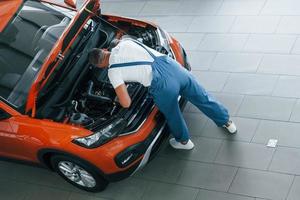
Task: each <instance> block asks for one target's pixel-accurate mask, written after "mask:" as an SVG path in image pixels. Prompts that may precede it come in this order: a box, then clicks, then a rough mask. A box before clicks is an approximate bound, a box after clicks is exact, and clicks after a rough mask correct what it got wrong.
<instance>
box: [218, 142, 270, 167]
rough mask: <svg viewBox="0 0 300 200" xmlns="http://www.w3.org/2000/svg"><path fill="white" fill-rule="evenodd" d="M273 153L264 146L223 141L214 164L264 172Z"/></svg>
mask: <svg viewBox="0 0 300 200" xmlns="http://www.w3.org/2000/svg"><path fill="white" fill-rule="evenodd" d="M273 153H274V149H273V148H268V147H266V146H265V145H260V144H250V143H245V142H230V141H224V142H223V144H222V147H221V149H220V151H219V153H218V156H217V158H216V160H215V162H216V163H220V164H226V165H231V166H237V167H246V168H252V169H262V170H266V169H267V168H268V165H269V163H270V162H271V159H272V155H273Z"/></svg>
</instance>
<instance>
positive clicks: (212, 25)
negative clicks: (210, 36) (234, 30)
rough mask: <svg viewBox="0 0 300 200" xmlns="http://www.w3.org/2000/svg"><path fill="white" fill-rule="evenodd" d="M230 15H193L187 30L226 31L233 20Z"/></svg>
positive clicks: (202, 31) (203, 31) (204, 31)
mask: <svg viewBox="0 0 300 200" xmlns="http://www.w3.org/2000/svg"><path fill="white" fill-rule="evenodd" d="M234 19H235V18H234V17H232V16H228V17H226V16H222V17H221V16H201V17H195V18H194V19H193V21H192V23H191V24H190V27H189V29H188V30H187V31H188V32H201V33H227V32H228V31H229V29H230V27H231V26H232V24H233V22H234Z"/></svg>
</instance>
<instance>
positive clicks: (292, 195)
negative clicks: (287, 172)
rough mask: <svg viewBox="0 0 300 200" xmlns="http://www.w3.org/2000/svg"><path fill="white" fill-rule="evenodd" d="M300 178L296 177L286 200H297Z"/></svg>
mask: <svg viewBox="0 0 300 200" xmlns="http://www.w3.org/2000/svg"><path fill="white" fill-rule="evenodd" d="M299 188H300V176H296V177H295V180H294V183H293V185H292V188H291V191H290V193H289V196H288V198H287V200H298V199H299V197H300V190H299Z"/></svg>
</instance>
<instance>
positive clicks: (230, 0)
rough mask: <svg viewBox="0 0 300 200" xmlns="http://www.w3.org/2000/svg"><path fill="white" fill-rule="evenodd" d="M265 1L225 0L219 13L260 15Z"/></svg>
mask: <svg viewBox="0 0 300 200" xmlns="http://www.w3.org/2000/svg"><path fill="white" fill-rule="evenodd" d="M264 3H265V1H264V0H252V1H239V0H225V1H224V2H223V4H222V7H221V8H220V10H219V11H218V15H258V14H259V12H260V10H261V9H262V7H263V5H264Z"/></svg>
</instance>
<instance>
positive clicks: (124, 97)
mask: <svg viewBox="0 0 300 200" xmlns="http://www.w3.org/2000/svg"><path fill="white" fill-rule="evenodd" d="M115 91H116V94H117V96H118V99H119V102H120V104H121V106H122V107H124V108H129V107H130V105H131V98H130V96H129V94H128V91H127V88H126V85H125V84H124V83H123V84H121V85H119V86H118V87H117V88H115Z"/></svg>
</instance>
